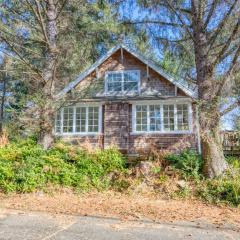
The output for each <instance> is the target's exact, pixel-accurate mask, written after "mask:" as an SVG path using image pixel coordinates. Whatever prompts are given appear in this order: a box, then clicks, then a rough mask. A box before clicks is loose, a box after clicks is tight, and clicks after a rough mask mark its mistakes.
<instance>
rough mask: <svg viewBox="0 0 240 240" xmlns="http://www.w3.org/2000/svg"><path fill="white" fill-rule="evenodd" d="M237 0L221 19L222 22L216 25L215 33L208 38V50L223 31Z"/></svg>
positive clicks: (236, 0) (235, 0)
mask: <svg viewBox="0 0 240 240" xmlns="http://www.w3.org/2000/svg"><path fill="white" fill-rule="evenodd" d="M237 2H238V0H234V3H233V4H232V6H231V7H230V8H229V10H228V12H227V13H226V15H225V16H224V18H223V19H222V21H221V22H220V23H219V24H218V26H217V29H216V31H215V32H214V34H213V35H212V36H211V37H210V40H209V43H210V44H209V45H210V49H211V47H212V45H213V43H214V42H215V40H216V38H217V36H218V34H219V33H220V32H221V30H222V29H223V27H224V26H225V24H226V22H227V20H228V18H229V16H230V15H231V13H232V11H233V10H234V8H235V6H236V4H237Z"/></svg>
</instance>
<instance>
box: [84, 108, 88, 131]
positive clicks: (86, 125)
mask: <svg viewBox="0 0 240 240" xmlns="http://www.w3.org/2000/svg"><path fill="white" fill-rule="evenodd" d="M85 130H86V132H87V133H88V107H86V123H85Z"/></svg>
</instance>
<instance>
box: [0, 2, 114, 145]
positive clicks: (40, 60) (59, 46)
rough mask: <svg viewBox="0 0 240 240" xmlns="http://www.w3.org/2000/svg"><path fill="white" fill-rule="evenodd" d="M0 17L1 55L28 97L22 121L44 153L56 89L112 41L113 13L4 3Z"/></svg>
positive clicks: (94, 5) (84, 6)
mask: <svg viewBox="0 0 240 240" xmlns="http://www.w3.org/2000/svg"><path fill="white" fill-rule="evenodd" d="M103 7H104V8H103ZM0 17H1V20H2V21H1V23H0V31H1V32H0V39H1V41H2V42H3V43H4V46H3V48H2V51H4V52H5V53H6V54H8V55H10V56H11V57H12V58H13V59H15V63H16V64H15V66H16V71H17V74H18V75H19V72H21V73H24V75H22V76H21V77H22V79H24V81H25V85H26V86H27V87H28V92H29V94H30V96H29V100H28V102H27V103H28V104H27V107H26V111H25V112H26V113H27V114H26V115H28V116H29V117H24V118H23V119H24V120H26V121H25V122H26V124H29V123H31V126H32V127H34V128H35V130H37V132H38V142H39V143H40V144H41V145H42V146H43V147H44V148H45V149H46V148H49V147H50V146H51V145H52V142H53V134H52V130H53V122H54V116H55V112H56V111H57V109H58V107H59V104H61V103H58V102H57V101H56V95H57V93H58V90H59V89H61V87H62V86H64V84H66V83H67V82H68V81H70V80H72V79H73V77H74V76H76V74H77V73H79V72H80V71H81V70H82V68H83V67H85V66H87V65H88V64H89V63H91V62H92V61H93V60H94V59H95V58H97V57H98V55H99V53H101V51H102V50H103V49H104V47H106V43H109V44H110V43H111V42H112V41H113V40H114V37H116V35H117V31H118V30H117V26H116V25H117V24H115V23H114V21H113V19H114V18H115V15H114V12H112V9H111V8H110V6H109V5H108V4H104V6H101V4H99V3H98V2H91V1H84V0H79V1H77V0H46V1H40V0H24V1H17V0H14V1H8V0H4V1H2V4H1V8H0ZM93 46H94V47H93Z"/></svg>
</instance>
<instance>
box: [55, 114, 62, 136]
mask: <svg viewBox="0 0 240 240" xmlns="http://www.w3.org/2000/svg"><path fill="white" fill-rule="evenodd" d="M55 133H61V111H58V112H57V114H56V117H55Z"/></svg>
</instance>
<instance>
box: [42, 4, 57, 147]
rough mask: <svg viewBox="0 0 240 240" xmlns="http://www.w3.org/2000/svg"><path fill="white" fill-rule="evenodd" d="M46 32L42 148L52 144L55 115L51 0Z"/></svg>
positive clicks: (53, 9)
mask: <svg viewBox="0 0 240 240" xmlns="http://www.w3.org/2000/svg"><path fill="white" fill-rule="evenodd" d="M46 9H47V11H46V14H47V21H46V32H47V46H46V63H45V69H44V74H43V76H44V87H43V96H42V97H43V104H40V116H39V118H40V123H39V127H40V132H39V136H38V143H39V144H40V145H42V146H43V148H44V149H48V148H50V147H51V146H52V144H53V141H54V136H53V125H54V124H53V122H54V116H55V114H54V113H55V107H54V105H55V102H54V97H53V96H54V89H55V82H56V77H55V70H56V65H57V55H58V50H57V20H56V18H57V9H56V5H55V4H54V1H53V0H47V1H46Z"/></svg>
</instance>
